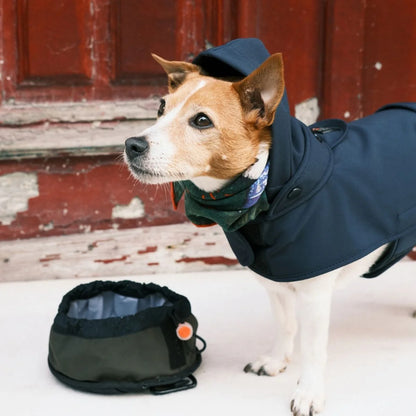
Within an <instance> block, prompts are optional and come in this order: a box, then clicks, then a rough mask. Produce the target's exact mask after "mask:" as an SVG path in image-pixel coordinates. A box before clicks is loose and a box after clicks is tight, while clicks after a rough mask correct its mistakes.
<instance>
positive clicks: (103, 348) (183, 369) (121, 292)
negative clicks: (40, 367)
mask: <svg viewBox="0 0 416 416" xmlns="http://www.w3.org/2000/svg"><path fill="white" fill-rule="evenodd" d="M197 327H198V323H197V320H196V318H195V317H194V316H193V315H192V313H191V305H190V303H189V301H188V299H187V298H186V297H184V296H181V295H179V294H177V293H175V292H173V291H171V290H169V289H168V288H166V287H160V286H158V285H155V284H140V283H135V282H131V281H121V282H110V281H106V282H104V281H95V282H92V283H89V284H83V285H79V286H77V287H75V288H74V289H73V290H71V291H70V292H68V293H67V294H66V295H65V296H64V297H63V299H62V302H61V304H60V305H59V309H58V314H57V315H56V317H55V320H54V322H53V325H52V328H51V332H50V338H49V357H48V364H49V368H50V370H51V371H52V373H53V374H54V375H55V376H56V377H57V378H58V379H59V380H60V381H62V382H63V383H65V384H67V385H69V386H71V387H73V388H76V389H78V390H84V391H89V392H94V393H104V394H113V393H127V392H137V391H141V390H146V389H149V390H150V391H151V392H153V393H155V394H162V393H168V392H172V391H177V390H184V389H188V388H191V387H194V386H195V385H196V380H195V378H194V377H193V376H192V373H193V371H194V370H195V369H196V368H197V367H198V366H199V365H200V363H201V352H202V351H201V350H198V348H197V347H196V339H197V335H196V331H197ZM198 338H200V337H198Z"/></svg>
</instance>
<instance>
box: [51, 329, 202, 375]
mask: <svg viewBox="0 0 416 416" xmlns="http://www.w3.org/2000/svg"><path fill="white" fill-rule="evenodd" d="M182 344H183V357H184V365H183V366H182V367H180V368H171V365H170V355H169V350H168V347H167V344H166V342H165V338H164V334H163V333H162V330H161V329H160V328H148V329H145V330H143V331H140V332H137V333H135V334H129V335H124V336H121V337H113V338H97V339H91V338H81V337H74V336H71V335H62V334H58V333H56V332H54V331H51V334H50V341H49V362H50V364H51V365H52V367H53V368H54V369H55V370H57V371H59V372H60V373H62V374H65V375H66V376H67V377H70V378H72V379H75V380H82V381H110V380H111V381H116V380H119V381H131V382H133V381H140V380H145V379H149V378H153V377H157V376H167V375H172V374H175V373H176V372H178V371H180V370H182V369H184V368H185V367H186V366H190V365H192V364H193V363H194V361H195V360H196V353H197V351H196V348H195V338H192V339H191V340H189V341H182Z"/></svg>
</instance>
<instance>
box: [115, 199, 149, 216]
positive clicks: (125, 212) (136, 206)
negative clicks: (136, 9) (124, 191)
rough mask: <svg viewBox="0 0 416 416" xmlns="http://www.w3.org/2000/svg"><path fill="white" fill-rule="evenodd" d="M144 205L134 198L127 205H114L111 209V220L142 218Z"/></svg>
mask: <svg viewBox="0 0 416 416" xmlns="http://www.w3.org/2000/svg"><path fill="white" fill-rule="evenodd" d="M144 215H145V212H144V204H143V202H142V201H141V200H140V199H139V198H137V197H134V198H133V199H132V200H131V201H130V203H129V204H127V205H116V206H115V207H114V208H113V212H112V215H111V217H112V218H123V219H134V218H141V217H144Z"/></svg>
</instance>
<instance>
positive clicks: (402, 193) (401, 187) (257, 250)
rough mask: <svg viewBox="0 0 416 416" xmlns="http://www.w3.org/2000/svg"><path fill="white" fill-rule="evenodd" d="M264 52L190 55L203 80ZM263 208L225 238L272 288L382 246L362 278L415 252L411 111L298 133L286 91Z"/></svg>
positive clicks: (415, 159) (256, 45)
mask: <svg viewBox="0 0 416 416" xmlns="http://www.w3.org/2000/svg"><path fill="white" fill-rule="evenodd" d="M268 56H269V53H268V52H267V50H266V49H265V47H264V45H263V44H262V42H261V41H259V40H257V39H238V40H235V41H232V42H230V43H228V44H226V45H224V46H220V47H218V48H213V49H209V50H207V51H204V52H202V53H201V54H200V55H198V56H197V57H196V58H195V60H194V63H195V64H197V65H199V66H201V67H202V68H203V69H204V71H205V72H206V73H208V74H209V75H211V76H216V77H217V76H226V75H227V76H230V75H240V76H241V75H243V76H247V75H248V74H250V73H251V72H252V71H253V70H254V69H256V68H257V67H258V66H259V65H260V64H261V63H262V62H263V61H264V60H266V59H267V57H268ZM272 136H273V137H272V146H271V151H270V159H269V164H270V167H269V172H268V181H267V186H266V188H265V191H264V192H266V196H267V201H268V204H269V208H268V210H267V211H263V212H260V213H259V214H258V215H257V216H256V217H255V218H254V219H252V220H250V221H248V222H247V223H246V224H245V225H243V226H241V227H240V228H238V229H237V230H233V231H231V232H227V231H226V232H225V234H226V236H227V239H228V241H229V243H230V245H231V247H232V249H233V251H234V253H235V255H236V256H237V258H238V260H239V262H240V263H241V264H242V265H243V266H248V267H250V268H251V269H252V270H253V271H255V272H257V273H258V274H260V275H262V276H264V277H266V278H269V279H272V280H275V281H279V282H290V281H296V280H302V279H307V278H311V277H314V276H318V275H320V274H323V273H326V272H329V271H331V270H334V269H336V268H339V267H341V266H344V265H346V264H348V263H351V262H353V261H355V260H358V259H359V258H361V257H364V256H365V255H367V254H369V253H370V252H372V251H373V250H375V249H377V248H378V247H380V246H382V245H384V244H388V246H387V249H386V250H385V252H384V253H383V255H382V257H381V258H380V259H379V260H378V261H377V262H376V264H374V265H373V266H372V267H371V269H370V270H369V271H368V272H367V273H366V274H365V275H364V277H375V276H378V275H379V274H380V273H382V272H383V271H384V270H386V269H387V268H389V267H390V266H391V265H393V264H394V263H395V262H397V261H398V260H399V259H401V258H402V257H403V256H405V255H406V254H407V253H408V252H409V251H410V250H411V249H412V247H413V246H414V245H416V104H414V103H403V104H392V105H388V106H385V107H383V108H381V109H380V110H378V111H377V112H376V113H375V114H373V115H371V116H369V117H366V118H363V119H361V120H357V121H353V122H351V123H348V124H346V123H345V122H343V121H341V120H326V121H322V122H319V123H316V124H315V125H313V126H310V127H307V126H305V125H304V124H303V123H301V122H300V121H299V120H297V119H295V118H294V117H291V115H290V113H289V106H288V101H287V97H286V94H285V95H284V97H283V100H282V102H281V103H280V104H279V106H278V108H277V111H276V117H275V121H274V123H273V125H272Z"/></svg>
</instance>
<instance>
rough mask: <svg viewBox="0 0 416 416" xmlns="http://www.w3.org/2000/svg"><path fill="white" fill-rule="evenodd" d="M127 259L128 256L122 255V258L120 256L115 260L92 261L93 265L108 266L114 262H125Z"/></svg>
mask: <svg viewBox="0 0 416 416" xmlns="http://www.w3.org/2000/svg"><path fill="white" fill-rule="evenodd" d="M128 257H129V256H128V255H124V256H121V257H119V258H116V259H104V260H94V263H103V264H110V263H114V262H117V261H124V260H127V258H128Z"/></svg>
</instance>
